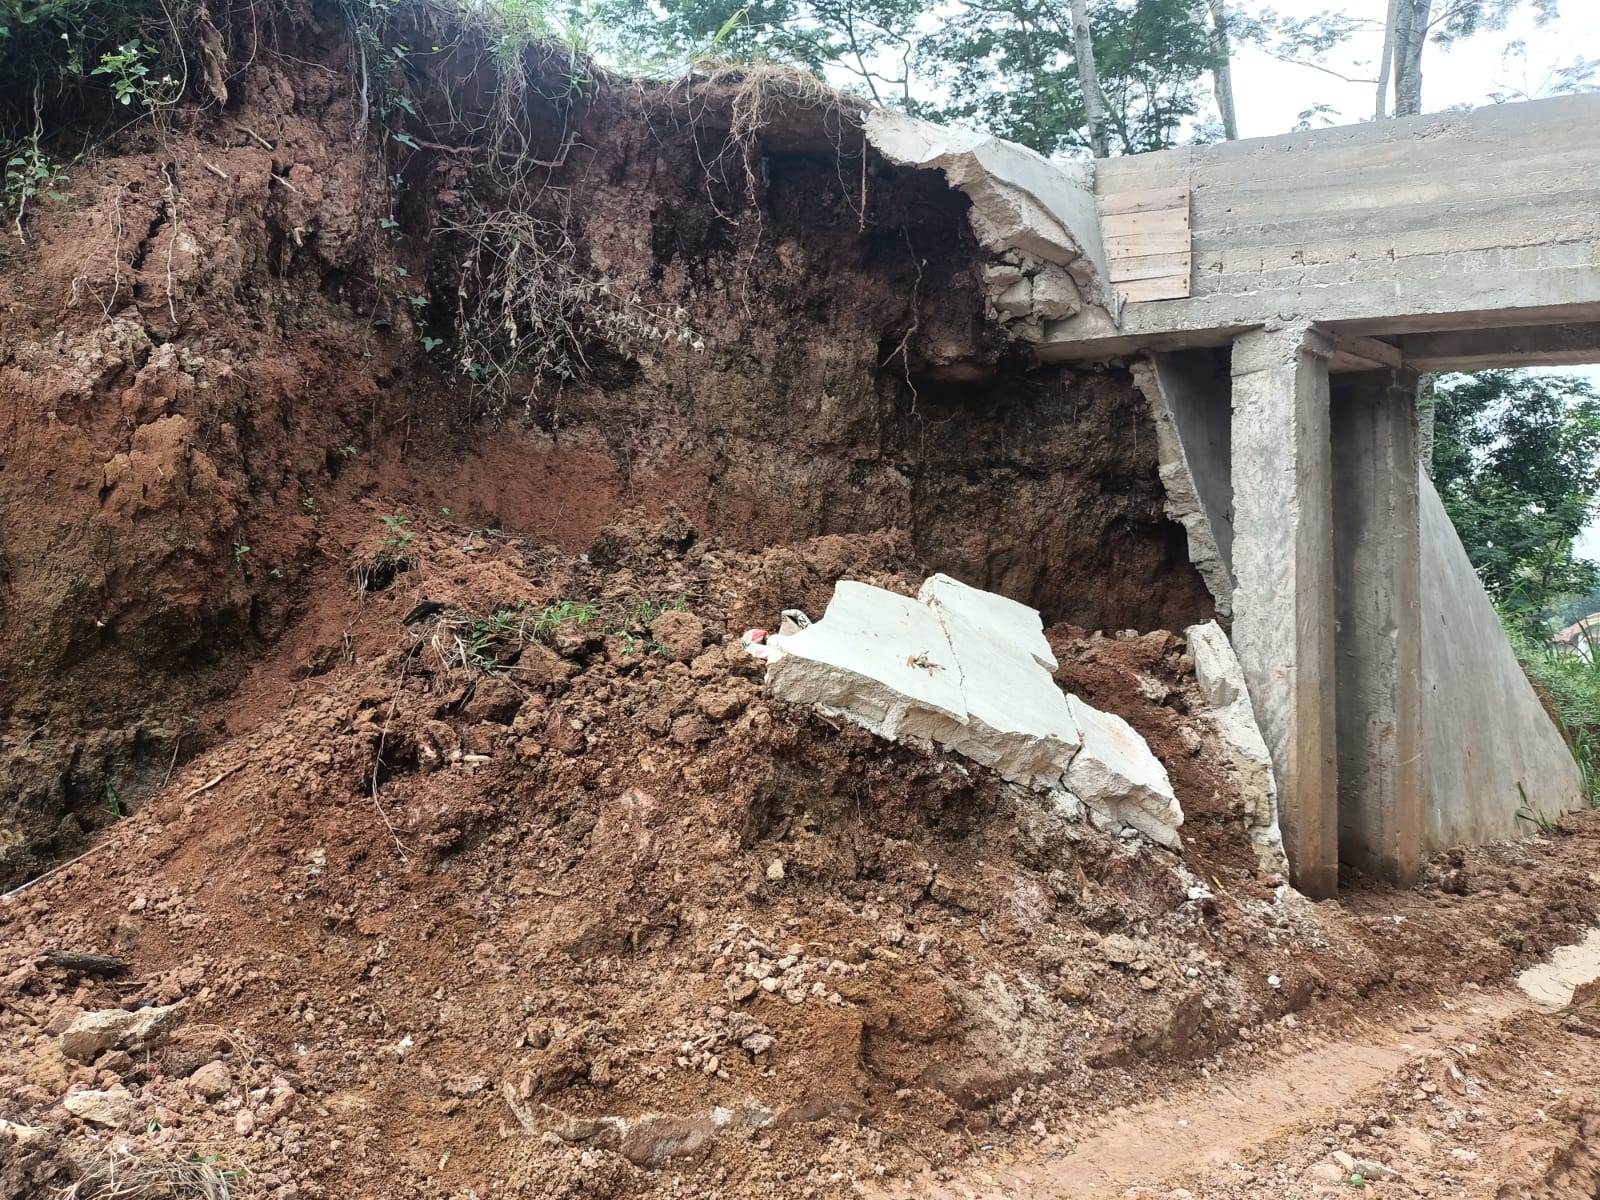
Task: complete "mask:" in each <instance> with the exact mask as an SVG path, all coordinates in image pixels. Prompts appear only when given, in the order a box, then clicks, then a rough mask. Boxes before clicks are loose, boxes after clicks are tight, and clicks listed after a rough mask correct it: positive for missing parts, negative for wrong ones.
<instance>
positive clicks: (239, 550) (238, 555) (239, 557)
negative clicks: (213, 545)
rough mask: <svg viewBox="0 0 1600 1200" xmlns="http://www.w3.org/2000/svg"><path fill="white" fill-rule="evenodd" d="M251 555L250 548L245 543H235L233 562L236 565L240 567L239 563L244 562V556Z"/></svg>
mask: <svg viewBox="0 0 1600 1200" xmlns="http://www.w3.org/2000/svg"><path fill="white" fill-rule="evenodd" d="M249 553H250V547H249V546H246V545H245V544H244V543H243V542H235V543H234V544H233V562H234V565H235V566H238V565H239V563H240V562H242V561H243V560H244V556H245V555H246V554H249Z"/></svg>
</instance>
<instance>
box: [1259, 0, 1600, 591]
mask: <svg viewBox="0 0 1600 1200" xmlns="http://www.w3.org/2000/svg"><path fill="white" fill-rule="evenodd" d="M1276 7H1277V9H1278V11H1279V12H1281V13H1284V14H1285V15H1288V16H1310V15H1312V14H1313V13H1316V12H1319V11H1323V10H1325V9H1326V8H1328V7H1330V0H1277V3H1276ZM1387 7H1388V5H1387V3H1386V0H1352V2H1351V3H1348V4H1346V5H1345V6H1344V11H1345V12H1347V13H1349V14H1350V15H1352V16H1364V15H1365V16H1370V17H1371V18H1372V20H1373V30H1372V32H1371V33H1370V34H1368V35H1365V36H1363V37H1361V38H1358V39H1355V40H1353V41H1352V42H1350V43H1349V44H1348V46H1346V47H1342V48H1340V49H1339V50H1338V51H1337V52H1335V53H1334V54H1331V55H1329V56H1328V58H1327V60H1326V64H1325V65H1326V66H1327V67H1328V68H1329V69H1330V70H1332V71H1336V72H1337V73H1338V74H1339V75H1344V76H1348V77H1350V78H1352V79H1373V78H1376V75H1375V66H1374V64H1375V62H1376V60H1377V58H1378V55H1379V53H1380V51H1381V50H1382V45H1383V34H1382V29H1381V23H1382V19H1383V13H1384V11H1385V10H1386V9H1387ZM1518 43H1520V44H1521V47H1522V49H1521V50H1520V51H1519V50H1517V49H1515V48H1514V47H1515V46H1516V45H1517V44H1518ZM1580 56H1585V57H1588V58H1600V0H1561V5H1560V15H1559V16H1558V17H1557V18H1556V19H1555V20H1553V21H1551V22H1550V23H1549V24H1547V25H1545V26H1543V27H1542V28H1541V27H1538V26H1537V25H1536V24H1535V23H1534V20H1533V17H1532V14H1531V12H1525V13H1521V14H1518V15H1517V16H1515V17H1513V18H1512V21H1511V24H1510V26H1509V27H1508V28H1507V29H1505V30H1504V31H1501V32H1491V33H1485V34H1480V35H1479V36H1478V37H1476V38H1473V39H1471V40H1469V41H1464V42H1459V43H1457V44H1456V45H1455V46H1454V47H1453V48H1451V49H1448V50H1446V49H1445V48H1444V47H1442V46H1434V45H1430V46H1429V47H1428V49H1427V51H1426V52H1425V54H1424V57H1423V62H1422V100H1423V107H1424V108H1426V109H1427V110H1429V111H1436V110H1438V109H1443V108H1452V107H1455V106H1457V105H1462V104H1466V105H1472V106H1477V105H1480V104H1487V103H1491V102H1492V97H1493V94H1494V93H1496V92H1500V93H1507V94H1513V95H1515V94H1522V95H1529V96H1534V97H1537V96H1540V95H1544V94H1546V93H1547V92H1548V90H1549V88H1550V85H1551V81H1552V79H1553V78H1554V76H1555V73H1556V72H1557V71H1558V70H1559V69H1560V68H1562V67H1565V66H1568V65H1571V64H1572V62H1573V61H1574V59H1576V58H1578V57H1580ZM1376 91H1377V89H1376V87H1375V86H1374V85H1373V84H1370V83H1346V82H1344V81H1343V80H1341V79H1339V78H1336V77H1335V76H1334V75H1332V74H1329V73H1327V71H1319V70H1316V69H1314V68H1311V67H1306V66H1296V65H1293V64H1290V63H1285V62H1280V61H1278V60H1277V59H1274V58H1271V57H1270V56H1268V55H1266V54H1264V53H1263V52H1261V51H1260V50H1257V49H1255V48H1253V47H1249V46H1244V47H1241V48H1240V49H1239V50H1238V52H1237V55H1236V58H1235V62H1234V98H1235V106H1236V107H1237V108H1238V111H1239V133H1240V136H1242V137H1266V136H1270V135H1272V134H1275V133H1284V132H1286V131H1287V130H1289V129H1292V128H1293V127H1294V125H1295V123H1296V121H1298V120H1299V117H1300V114H1301V113H1302V112H1304V111H1306V110H1308V109H1311V108H1314V107H1316V106H1317V105H1319V104H1329V105H1332V106H1334V108H1335V109H1336V110H1337V112H1336V114H1330V116H1331V117H1332V123H1333V124H1339V125H1344V124H1350V123H1353V122H1355V121H1361V120H1369V119H1371V117H1372V115H1373V107H1374V102H1375V99H1376ZM1573 136H1574V137H1575V138H1594V137H1600V130H1595V129H1575V130H1573ZM1595 358H1596V360H1597V361H1600V347H1597V348H1596V351H1595ZM1562 373H1564V374H1575V375H1586V376H1588V377H1589V378H1590V379H1592V380H1593V381H1594V382H1595V383H1596V385H1597V386H1600V367H1573V368H1566V369H1564V370H1563V372H1562ZM1578 550H1579V553H1580V554H1583V555H1585V556H1587V557H1589V558H1593V559H1597V560H1600V521H1597V522H1596V523H1595V524H1594V525H1591V526H1590V527H1589V529H1588V530H1586V531H1585V533H1584V536H1583V537H1582V538H1581V539H1579V543H1578Z"/></svg>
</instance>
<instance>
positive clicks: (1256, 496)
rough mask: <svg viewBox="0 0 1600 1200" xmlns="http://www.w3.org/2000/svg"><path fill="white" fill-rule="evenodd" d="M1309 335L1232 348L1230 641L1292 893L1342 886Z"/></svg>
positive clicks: (1320, 398) (1330, 587) (1322, 343)
mask: <svg viewBox="0 0 1600 1200" xmlns="http://www.w3.org/2000/svg"><path fill="white" fill-rule="evenodd" d="M1333 350H1334V347H1333V345H1332V343H1331V342H1330V341H1329V340H1328V339H1327V338H1325V337H1323V336H1322V335H1320V334H1318V333H1316V332H1315V331H1314V330H1311V329H1309V328H1307V327H1306V326H1303V325H1300V326H1290V327H1286V328H1276V329H1262V330H1258V331H1255V332H1252V333H1247V334H1244V335H1243V336H1242V337H1240V338H1239V339H1238V340H1237V341H1236V342H1235V343H1234V349H1233V430H1232V443H1233V452H1232V464H1233V465H1232V475H1233V530H1234V538H1233V575H1234V592H1233V607H1234V618H1233V644H1234V649H1235V651H1236V652H1237V653H1238V656H1239V664H1240V666H1241V667H1242V668H1243V670H1244V677H1245V682H1246V683H1247V684H1248V685H1249V689H1250V698H1251V700H1252V702H1253V704H1254V706H1255V711H1256V715H1257V717H1258V718H1259V720H1260V722H1261V731H1262V734H1263V736H1264V737H1265V739H1266V743H1267V749H1268V751H1269V752H1270V753H1271V756H1272V763H1273V767H1274V768H1275V770H1276V772H1277V776H1278V793H1279V813H1280V821H1281V824H1282V826H1283V841H1284V848H1285V849H1286V850H1287V851H1288V855H1289V863H1290V868H1291V873H1292V878H1293V880H1294V884H1295V886H1296V887H1298V888H1299V889H1300V890H1301V891H1302V892H1305V893H1306V894H1307V895H1309V896H1313V897H1325V896H1331V895H1333V894H1334V893H1335V892H1336V891H1337V890H1338V885H1339V828H1338V823H1339V817H1338V792H1337V772H1338V767H1337V762H1336V753H1335V707H1334V680H1335V662H1334V571H1333V529H1332V523H1333V517H1332V508H1333V498H1332V471H1331V463H1330V458H1331V444H1330V440H1329V411H1328V405H1329V382H1328V359H1329V358H1330V357H1331V356H1332V354H1333Z"/></svg>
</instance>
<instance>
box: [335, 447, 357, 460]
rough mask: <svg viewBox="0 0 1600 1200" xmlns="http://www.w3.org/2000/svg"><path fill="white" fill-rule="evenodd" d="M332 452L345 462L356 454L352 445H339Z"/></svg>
mask: <svg viewBox="0 0 1600 1200" xmlns="http://www.w3.org/2000/svg"><path fill="white" fill-rule="evenodd" d="M334 453H335V454H336V455H338V456H339V457H340V458H341V459H343V460H344V461H345V462H349V461H350V460H351V459H352V458H354V457H355V456H356V448H355V447H354V446H340V447H339V448H338V449H337V450H335V451H334Z"/></svg>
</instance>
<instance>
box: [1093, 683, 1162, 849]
mask: <svg viewBox="0 0 1600 1200" xmlns="http://www.w3.org/2000/svg"><path fill="white" fill-rule="evenodd" d="M1067 704H1068V706H1069V707H1070V708H1071V710H1072V716H1073V719H1074V720H1075V721H1076V722H1077V724H1078V731H1079V733H1080V735H1081V736H1082V738H1083V749H1082V750H1080V751H1079V752H1078V753H1077V754H1076V755H1074V756H1073V759H1072V765H1071V766H1070V767H1069V768H1068V769H1067V790H1068V791H1070V792H1071V793H1072V794H1073V795H1074V796H1076V797H1077V798H1078V799H1079V800H1081V801H1083V803H1084V805H1085V806H1086V807H1087V808H1088V809H1089V811H1090V812H1092V813H1095V814H1098V815H1099V816H1100V817H1102V818H1109V819H1110V820H1112V821H1117V822H1121V823H1122V824H1124V825H1131V826H1132V827H1133V828H1135V829H1137V830H1138V831H1139V832H1140V833H1142V834H1144V835H1145V836H1146V837H1148V838H1149V839H1150V840H1151V841H1153V842H1158V843H1160V844H1161V845H1163V846H1166V847H1168V848H1170V849H1173V850H1177V849H1179V848H1180V847H1181V845H1182V843H1181V842H1180V841H1179V840H1178V826H1180V825H1182V824H1183V810H1182V809H1181V808H1179V807H1178V801H1177V797H1176V796H1174V795H1173V792H1172V783H1171V781H1169V780H1168V779H1167V769H1166V768H1165V767H1163V766H1162V765H1161V763H1160V761H1159V760H1158V759H1157V758H1156V756H1155V755H1154V754H1152V753H1150V747H1149V746H1148V745H1147V744H1146V743H1145V740H1144V739H1143V738H1142V737H1140V736H1139V735H1138V733H1136V732H1135V731H1134V728H1133V726H1132V725H1129V724H1128V723H1127V722H1126V721H1124V720H1123V719H1122V718H1121V717H1119V716H1117V715H1116V714H1115V713H1104V712H1101V711H1100V710H1099V709H1096V708H1091V707H1090V706H1089V705H1087V704H1085V703H1084V702H1083V701H1082V700H1079V699H1078V698H1077V697H1076V696H1071V695H1069V696H1068V697H1067Z"/></svg>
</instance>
